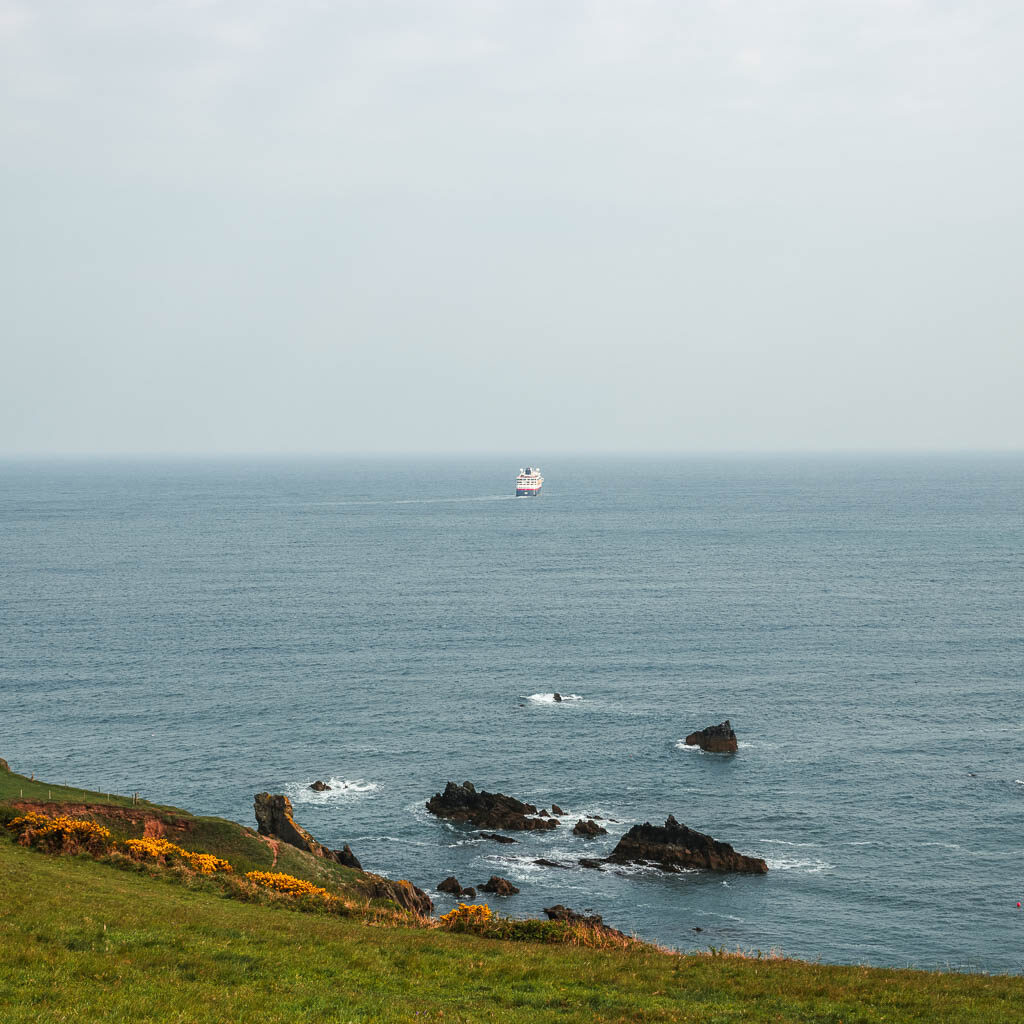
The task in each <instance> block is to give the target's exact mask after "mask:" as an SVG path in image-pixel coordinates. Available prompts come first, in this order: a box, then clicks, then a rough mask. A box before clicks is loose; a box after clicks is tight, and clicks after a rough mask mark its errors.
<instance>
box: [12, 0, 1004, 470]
mask: <svg viewBox="0 0 1024 1024" xmlns="http://www.w3.org/2000/svg"><path fill="white" fill-rule="evenodd" d="M1022 53H1024V5H1022V4H1020V3H1019V0H970V2H952V0H945V2H943V0H834V2H831V0H777V2H757V0H742V2H740V0H736V2H733V0H689V2H687V0H673V2H660V0H629V2H626V0H621V2H617V3H612V2H597V0H590V2H585V0H565V2H559V0H545V2H533V0H497V2H484V0H461V2H453V0H436V2H429V0H418V2H414V0H401V2H392V0H366V2H344V0H339V2H311V0H287V2H280V3H260V2H256V0H245V2H241V0H239V2H234V0H231V2H215V0H209V2H204V0H191V2H186V0H165V2H146V0H105V2H100V0H94V2H90V0H71V2H66V3H55V2H48V0H25V2H11V0H0V83H2V84H0V156H2V161H0V168H2V170H0V188H2V192H0V217H2V221H0V230H2V235H3V241H4V244H3V249H2V256H0V272H2V280H3V282H4V298H3V301H2V303H0V354H2V364H0V452H4V453H18V452H47V451H54V452H126V451H139V452H170V451H190V452H233V451H245V452H254V451H268V452H288V451H339V452H347V451H358V452H368V451H433V452H446V451H451V452H459V451H467V450H468V451H479V450H488V449H493V450H502V451H510V452H513V451H514V452H517V453H522V457H524V458H534V457H537V458H542V457H543V455H544V453H545V452H549V451H567V450H630V449H636V450H646V451H665V450H669V451H673V450H679V451H688V450H721V449H740V450H748V451H749V450H758V449H830V448H898V449H906V448H933V449H934V448H939V449H942V448H957V449H959V448H972V447H981V448H1021V447H1024V402H1022V400H1021V394H1022V389H1024V333H1022V327H1024V289H1022V287H1021V281H1020V278H1021V271H1022V267H1024V217H1022V182H1024V77H1022V76H1024V72H1022V70H1021V67H1022V65H1021V54H1022Z"/></svg>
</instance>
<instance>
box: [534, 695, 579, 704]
mask: <svg viewBox="0 0 1024 1024" xmlns="http://www.w3.org/2000/svg"><path fill="white" fill-rule="evenodd" d="M559 696H561V698H562V699H561V700H560V701H556V700H555V695H554V694H553V693H531V694H530V695H529V696H528V697H526V698H525V699H526V700H532V701H533V703H534V704H565V703H567V702H572V701H578V700H583V698H582V697H581V696H580V695H579V694H578V693H563V694H560V695H559Z"/></svg>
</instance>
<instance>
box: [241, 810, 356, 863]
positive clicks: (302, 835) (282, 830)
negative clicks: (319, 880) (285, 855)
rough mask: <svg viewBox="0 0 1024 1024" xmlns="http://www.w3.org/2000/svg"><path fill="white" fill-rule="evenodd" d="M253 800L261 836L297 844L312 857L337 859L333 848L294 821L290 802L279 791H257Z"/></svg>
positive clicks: (292, 844)
mask: <svg viewBox="0 0 1024 1024" xmlns="http://www.w3.org/2000/svg"><path fill="white" fill-rule="evenodd" d="M254 801H255V803H254V809H255V811H256V825H257V831H258V832H259V834H260V835H261V836H270V837H272V838H274V839H280V840H281V841H282V842H285V843H288V844H289V845H290V846H297V847H298V848H299V849H300V850H305V851H306V852H307V853H311V854H313V856H314V857H323V858H324V860H333V861H337V860H338V856H339V855H338V854H337V853H336V852H335V851H334V850H329V849H327V847H326V846H323V845H321V844H320V843H318V842H317V841H316V840H315V839H314V838H313V837H312V836H311V835H310V834H309V833H308V832H307V831H306V830H305V829H304V828H303V827H302V826H301V825H299V824H298V822H296V820H295V818H294V817H293V814H292V802H291V800H289V799H288V797H286V796H282V795H281V794H280V793H277V794H275V793H257V794H256V796H255V798H254ZM339 863H340V861H339Z"/></svg>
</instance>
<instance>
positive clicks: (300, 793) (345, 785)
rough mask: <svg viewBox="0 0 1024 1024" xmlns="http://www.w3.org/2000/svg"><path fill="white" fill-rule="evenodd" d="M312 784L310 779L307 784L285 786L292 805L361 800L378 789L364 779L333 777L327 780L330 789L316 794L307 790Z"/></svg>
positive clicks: (294, 783)
mask: <svg viewBox="0 0 1024 1024" xmlns="http://www.w3.org/2000/svg"><path fill="white" fill-rule="evenodd" d="M312 784H313V780H312V779H310V780H309V781H308V782H293V783H290V784H289V785H288V786H286V787H285V789H286V791H287V793H288V796H289V797H290V798H291V801H292V803H296V804H327V803H333V802H336V801H342V802H348V801H351V800H361V799H363V798H364V797H367V796H369V795H370V794H371V793H376V792H377V790H379V789H380V786H378V785H377V783H376V782H367V781H366V780H365V779H340V778H336V777H335V776H333V775H332V776H331V777H330V778H329V779H328V780H327V785H328V786H330V787H331V788H330V789H325V790H323V791H322V792H319V793H318V792H317V791H316V790H315V789H310V788H309V787H310V786H311V785H312Z"/></svg>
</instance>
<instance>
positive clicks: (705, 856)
mask: <svg viewBox="0 0 1024 1024" xmlns="http://www.w3.org/2000/svg"><path fill="white" fill-rule="evenodd" d="M607 860H608V861H609V862H610V863H613V864H652V865H654V866H655V867H658V868H661V870H662V871H683V870H685V869H687V868H704V869H706V870H708V871H736V872H744V873H748V874H759V875H763V874H764V873H765V872H767V870H768V865H767V864H766V863H765V862H764V861H763V860H761V859H760V858H759V857H746V856H744V855H743V854H741V853H737V852H736V851H735V850H734V849H733V848H732V847H731V846H730V845H729V844H728V843H722V842H719V841H718V840H717V839H712V838H711V836H709V835H705V834H704V833H703V832H696V831H694V830H693V829H692V828H687V826H686V825H680V824H679V822H678V821H676V819H675V818H674V817H673V816H672V815H671V814H670V815H669V816H668V818H667V819H666V820H665V824H664V825H652V824H651V823H650V822H644V824H642V825H634V826H633V827H632V828H631V829H630V830H629V831H628V832H627V833H626V834H625V835H624V836H623V837H622V838H621V839H620V840H619V842H618V845H617V846H616V847H615V849H614V850H612V852H611V854H610V855H609V856H608V858H607Z"/></svg>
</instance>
